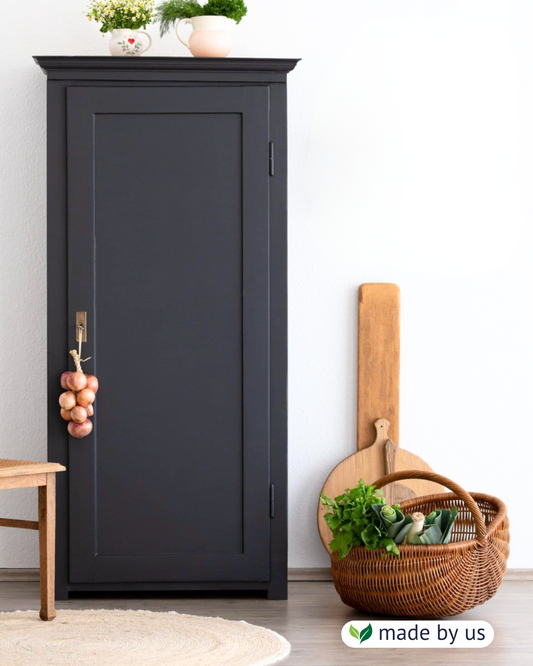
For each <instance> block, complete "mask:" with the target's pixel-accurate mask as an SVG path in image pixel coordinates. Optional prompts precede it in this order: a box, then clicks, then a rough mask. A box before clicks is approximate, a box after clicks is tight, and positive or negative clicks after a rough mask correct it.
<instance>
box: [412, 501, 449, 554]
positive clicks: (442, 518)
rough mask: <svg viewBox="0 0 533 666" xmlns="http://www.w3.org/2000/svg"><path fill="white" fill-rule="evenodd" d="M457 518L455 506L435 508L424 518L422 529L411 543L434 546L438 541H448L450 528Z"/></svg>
mask: <svg viewBox="0 0 533 666" xmlns="http://www.w3.org/2000/svg"><path fill="white" fill-rule="evenodd" d="M456 518H457V507H456V506H454V507H453V508H452V509H451V510H450V509H437V510H436V511H433V512H432V513H430V514H429V515H428V516H426V518H425V520H424V531H423V532H421V533H420V534H417V535H416V536H415V537H413V540H412V543H413V544H423V545H426V546H434V545H437V544H440V543H449V542H450V538H451V535H452V528H453V524H454V522H455V519H456Z"/></svg>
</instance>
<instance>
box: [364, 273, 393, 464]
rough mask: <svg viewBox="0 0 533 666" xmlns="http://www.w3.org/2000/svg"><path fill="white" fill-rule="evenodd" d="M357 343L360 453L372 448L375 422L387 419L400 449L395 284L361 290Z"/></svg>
mask: <svg viewBox="0 0 533 666" xmlns="http://www.w3.org/2000/svg"><path fill="white" fill-rule="evenodd" d="M358 335H359V337H358V342H357V347H358V354H357V449H358V451H362V450H363V449H366V448H368V447H369V446H372V444H373V442H374V439H375V437H376V433H375V431H374V422H375V421H377V419H387V421H388V422H389V423H390V426H389V437H390V439H392V441H393V442H394V443H395V444H397V445H398V446H400V289H399V287H398V286H397V285H395V284H372V283H370V284H362V285H361V286H360V287H359V334H358Z"/></svg>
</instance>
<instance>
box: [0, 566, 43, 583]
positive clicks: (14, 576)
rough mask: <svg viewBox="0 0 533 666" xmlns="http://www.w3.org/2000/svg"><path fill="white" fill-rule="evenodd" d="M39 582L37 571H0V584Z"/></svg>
mask: <svg viewBox="0 0 533 666" xmlns="http://www.w3.org/2000/svg"><path fill="white" fill-rule="evenodd" d="M35 582H39V569H0V583H35Z"/></svg>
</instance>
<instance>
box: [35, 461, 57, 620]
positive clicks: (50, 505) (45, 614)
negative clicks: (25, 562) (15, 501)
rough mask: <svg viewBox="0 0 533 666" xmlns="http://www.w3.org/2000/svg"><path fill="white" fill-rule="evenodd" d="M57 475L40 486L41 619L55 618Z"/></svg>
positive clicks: (47, 476)
mask: <svg viewBox="0 0 533 666" xmlns="http://www.w3.org/2000/svg"><path fill="white" fill-rule="evenodd" d="M55 550H56V475H55V473H54V474H47V475H46V486H39V560H40V566H41V612H40V613H39V616H40V618H41V620H45V621H47V620H53V619H54V618H55V616H56V609H55V603H54V598H55Z"/></svg>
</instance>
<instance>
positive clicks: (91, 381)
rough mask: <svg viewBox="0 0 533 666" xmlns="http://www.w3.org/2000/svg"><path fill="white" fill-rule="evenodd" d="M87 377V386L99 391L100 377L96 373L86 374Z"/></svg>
mask: <svg viewBox="0 0 533 666" xmlns="http://www.w3.org/2000/svg"><path fill="white" fill-rule="evenodd" d="M85 376H86V377H87V388H90V389H91V391H94V392H95V393H96V391H98V379H97V378H96V377H95V376H94V375H85Z"/></svg>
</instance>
